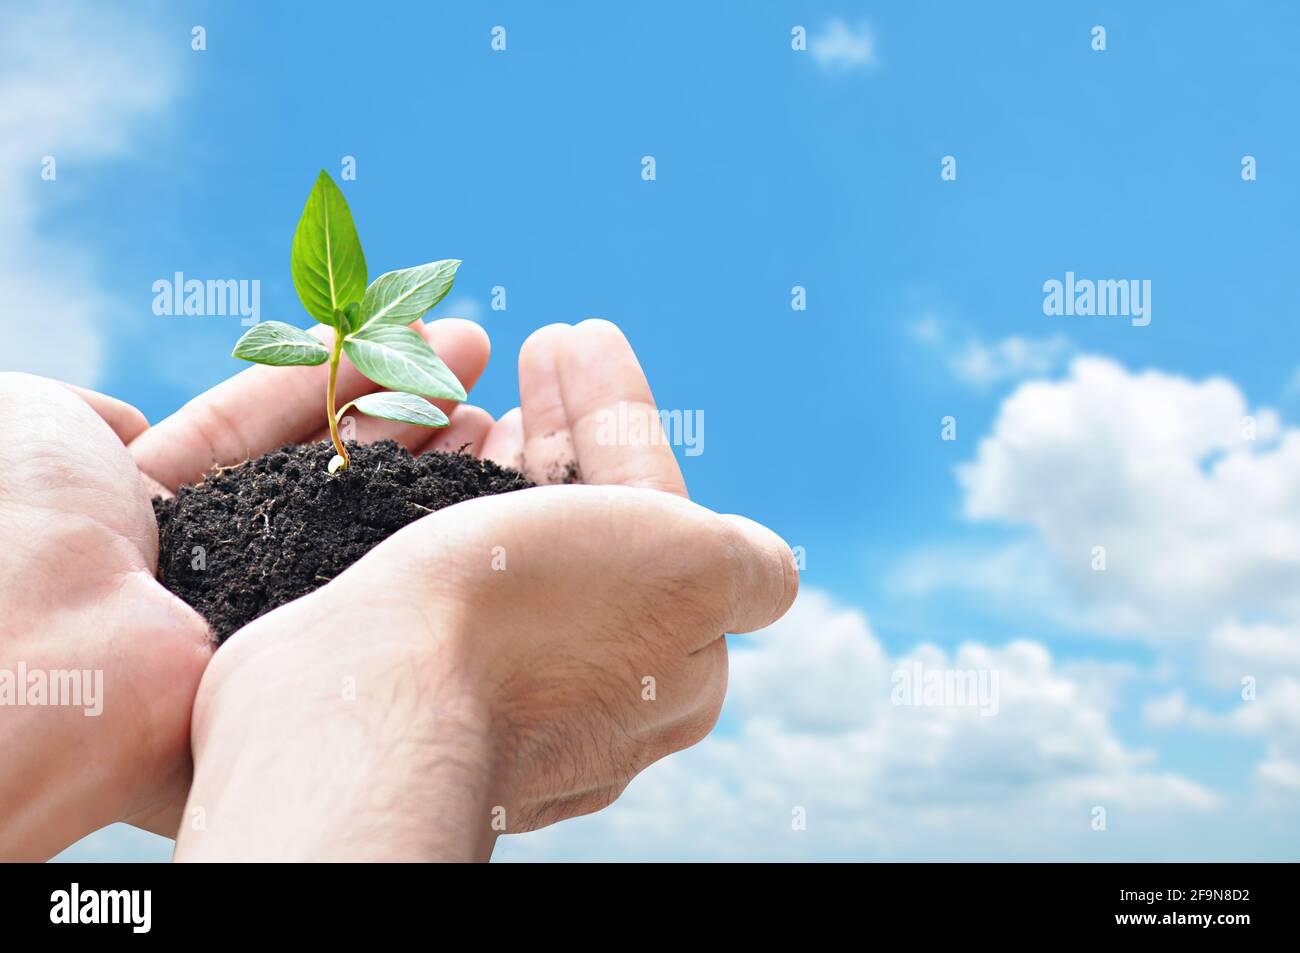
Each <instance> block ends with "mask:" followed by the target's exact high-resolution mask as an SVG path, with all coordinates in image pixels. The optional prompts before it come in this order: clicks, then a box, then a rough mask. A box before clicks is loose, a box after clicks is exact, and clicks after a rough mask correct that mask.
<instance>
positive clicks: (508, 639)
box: [176, 486, 797, 860]
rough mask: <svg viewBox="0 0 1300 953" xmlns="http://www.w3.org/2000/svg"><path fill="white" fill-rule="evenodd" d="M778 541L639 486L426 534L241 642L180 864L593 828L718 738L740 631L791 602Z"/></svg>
mask: <svg viewBox="0 0 1300 953" xmlns="http://www.w3.org/2000/svg"><path fill="white" fill-rule="evenodd" d="M796 580H797V576H796V573H795V570H794V566H793V559H792V557H791V554H790V550H789V548H788V547H787V546H785V544H784V543H782V542H781V540H780V539H778V538H777V537H776V536H775V535H774V534H773V533H771V532H770V531H769V530H766V529H764V528H762V527H761V526H758V525H757V524H754V523H751V522H749V521H747V520H743V519H740V518H738V517H726V516H719V515H717V514H715V513H712V512H710V511H708V510H706V509H704V508H703V507H700V506H698V505H696V504H694V503H692V502H690V501H689V500H685V499H682V498H680V497H676V496H673V495H670V494H666V493H660V492H656V491H653V490H646V489H637V488H631V487H595V486H553V487H538V488H535V489H530V490H522V491H518V492H515V493H510V494H505V495H502V496H497V497H486V498H481V499H477V500H471V501H469V502H467V503H462V504H459V505H456V506H452V507H449V508H447V509H445V510H441V511H439V512H437V513H434V514H431V515H430V516H427V517H425V518H424V519H422V520H420V521H418V522H416V523H413V524H411V525H410V526H408V527H406V528H405V529H403V530H401V531H399V532H398V533H396V534H395V535H394V536H392V537H390V538H389V539H388V540H385V541H384V542H383V543H381V544H380V545H379V546H377V547H376V548H375V549H374V550H373V551H372V552H371V553H369V554H368V555H366V556H365V557H363V558H362V559H361V560H360V561H358V562H357V563H356V564H354V565H353V566H352V567H350V568H349V569H348V570H347V571H345V572H344V573H342V574H340V575H339V576H338V577H337V578H336V579H334V580H333V581H332V582H330V583H329V584H328V585H326V586H324V587H322V588H321V589H319V590H317V591H316V592H314V593H312V594H310V595H308V596H306V597H304V598H302V599H299V600H297V601H296V602H293V603H290V604H288V605H286V606H283V607H281V608H279V609H277V610H275V611H274V612H271V613H269V614H267V615H265V616H262V617H261V618H260V619H257V620H256V621H254V622H252V623H250V624H249V625H248V626H246V627H245V628H244V629H242V630H240V631H239V632H237V633H236V634H235V635H234V636H233V637H231V639H230V640H229V641H227V642H226V643H225V644H224V645H223V646H222V648H221V650H220V651H219V652H218V653H217V655H216V656H215V658H214V659H213V662H212V664H211V666H209V668H208V670H207V672H206V674H205V675H204V678H203V684H202V686H201V688H200V691H199V695H198V698H197V699H196V702H195V708H194V726H193V744H194V757H195V763H196V769H195V776H194V785H193V788H192V790H191V793H190V800H189V802H188V805H187V810H186V814H187V817H188V818H191V819H194V820H195V822H196V823H187V824H185V825H183V826H182V828H181V832H180V836H179V838H178V841H177V850H176V857H177V859H178V860H234V859H241V860H250V859H264V860H291V859H292V860H326V859H328V860H468V859H483V858H485V857H486V856H488V854H490V851H491V846H492V843H493V842H494V840H495V837H496V836H497V835H498V834H500V833H503V832H507V831H510V832H514V831H525V830H531V829H533V828H536V827H539V826H542V825H545V824H549V823H552V822H554V821H557V820H560V819H562V818H566V817H572V816H574V815H577V814H582V813H586V812H590V811H594V810H597V809H599V808H601V807H603V806H605V805H606V804H608V803H610V802H611V801H613V800H614V798H616V797H617V796H618V794H619V793H620V792H621V791H622V790H623V788H624V787H625V786H626V785H627V783H628V782H629V781H630V780H631V779H632V777H634V776H635V775H636V774H637V773H638V772H639V771H641V770H642V769H643V768H644V767H646V766H647V765H648V764H650V763H652V762H653V761H655V760H657V759H658V758H661V757H663V756H665V755H667V754H670V753H671V752H673V751H676V750H679V749H681V748H684V747H686V746H688V745H690V744H693V743H694V742H696V741H698V740H699V739H701V738H702V737H704V735H705V734H706V733H707V732H708V731H709V730H710V729H711V728H712V726H713V724H714V722H715V720H716V718H717V715H718V711H719V709H720V706H721V704H722V699H723V694H724V692H725V689H726V680H727V660H726V649H725V643H724V641H723V633H725V632H747V631H750V630H753V629H757V628H762V627H764V626H766V625H768V624H770V623H771V622H773V621H775V620H776V619H777V618H779V617H780V616H781V615H782V614H783V613H784V612H785V611H786V609H787V608H788V607H789V605H790V603H791V601H792V600H793V598H794V594H795V589H796V587H797V581H796Z"/></svg>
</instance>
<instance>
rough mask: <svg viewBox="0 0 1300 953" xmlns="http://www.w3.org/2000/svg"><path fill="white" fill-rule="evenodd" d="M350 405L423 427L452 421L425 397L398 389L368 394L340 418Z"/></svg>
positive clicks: (366, 411)
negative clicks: (404, 392) (399, 391)
mask: <svg viewBox="0 0 1300 953" xmlns="http://www.w3.org/2000/svg"><path fill="white" fill-rule="evenodd" d="M349 407H355V408H356V409H357V410H359V411H361V412H362V413H363V414H369V415H370V416H371V417H383V418H384V419H385V420H397V421H400V422H401V423H404V424H418V425H419V426H421V427H446V426H447V425H448V424H450V423H451V421H450V420H448V419H447V415H446V414H444V413H443V412H442V411H441V410H439V409H438V408H437V407H435V406H433V404H431V403H429V402H428V401H427V400H425V399H424V398H423V397H416V396H415V395H414V394H401V393H398V392H396V391H384V392H382V393H379V394H366V395H365V396H364V397H358V398H357V399H356V400H354V401H352V403H350V404H347V405H345V406H344V408H343V409H342V410H340V411H339V419H342V418H343V415H344V414H345V413H346V412H347V409H348V408H349Z"/></svg>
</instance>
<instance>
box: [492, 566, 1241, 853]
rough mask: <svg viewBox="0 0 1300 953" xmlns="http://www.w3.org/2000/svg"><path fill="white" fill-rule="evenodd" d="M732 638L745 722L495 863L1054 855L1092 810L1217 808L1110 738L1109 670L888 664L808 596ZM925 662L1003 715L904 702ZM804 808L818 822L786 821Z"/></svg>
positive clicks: (966, 657)
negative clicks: (1094, 675)
mask: <svg viewBox="0 0 1300 953" xmlns="http://www.w3.org/2000/svg"><path fill="white" fill-rule="evenodd" d="M732 644H733V646H734V648H733V652H732V656H731V659H732V664H731V687H730V690H729V694H728V701H727V710H726V716H725V717H726V718H727V719H728V720H729V721H730V722H732V723H733V724H734V725H735V730H734V731H732V732H730V733H727V734H721V733H715V735H714V736H713V737H711V738H709V739H708V740H706V741H705V742H704V743H702V744H701V745H699V746H698V747H696V748H694V749H691V750H690V751H687V752H684V753H682V754H679V755H676V756H674V757H672V758H669V759H666V760H665V761H662V762H660V763H659V764H657V765H654V766H653V767H651V768H650V769H649V770H648V771H646V772H645V773H644V774H643V775H642V776H641V777H639V778H638V779H637V780H635V781H634V782H633V784H632V786H631V787H630V788H629V790H628V791H627V792H626V793H625V794H624V796H623V798H621V799H620V800H619V801H618V802H617V803H615V804H614V805H613V806H612V807H611V808H609V809H607V810H606V811H603V812H601V813H599V814H597V815H594V816H592V817H590V818H585V819H581V820H578V821H573V822H566V823H565V824H562V825H559V826H557V827H555V828H552V829H550V830H548V831H542V832H539V833H537V834H532V835H528V836H526V837H521V838H507V839H506V840H505V841H504V842H503V843H502V845H501V848H500V853H501V856H502V857H503V858H507V859H510V858H516V859H526V858H528V857H533V856H538V857H557V856H571V857H618V856H637V857H651V856H654V857H679V858H718V859H722V858H727V859H731V858H741V857H750V858H777V857H812V856H820V857H825V856H847V857H868V856H901V855H905V854H912V855H916V854H926V853H930V854H935V855H939V856H964V855H971V854H974V855H978V856H1034V855H1044V854H1046V855H1053V856H1059V855H1060V854H1061V853H1063V852H1064V853H1069V850H1070V847H1068V846H1066V845H1068V844H1076V845H1079V846H1078V847H1077V850H1078V851H1079V853H1080V854H1083V853H1085V852H1086V850H1087V849H1088V848H1087V846H1086V838H1087V836H1088V835H1089V833H1090V830H1089V821H1090V817H1091V813H1090V812H1091V810H1092V808H1093V806H1095V805H1102V806H1104V807H1106V809H1107V811H1108V812H1110V813H1111V814H1112V815H1115V816H1117V817H1122V818H1125V819H1127V821H1128V822H1129V823H1134V822H1137V821H1136V819H1138V818H1142V819H1147V820H1150V819H1152V818H1154V817H1156V816H1158V815H1159V816H1176V815H1185V814H1186V813H1187V812H1192V813H1196V812H1202V811H1207V810H1212V809H1213V808H1214V807H1215V806H1216V804H1217V803H1218V800H1217V798H1216V796H1215V795H1214V794H1212V793H1211V792H1209V791H1207V790H1205V789H1204V788H1202V787H1200V786H1199V785H1197V784H1195V783H1192V782H1191V781H1188V780H1186V779H1184V778H1182V777H1179V776H1177V775H1174V774H1170V773H1167V772H1162V771H1159V770H1157V769H1156V767H1155V766H1154V764H1153V760H1154V756H1153V755H1152V754H1151V753H1150V752H1144V751H1135V750H1131V749H1129V748H1128V747H1126V746H1125V745H1124V744H1123V743H1122V742H1121V741H1120V740H1119V739H1118V738H1117V737H1116V735H1115V734H1114V732H1113V730H1112V728H1111V726H1110V721H1109V696H1110V690H1109V688H1110V687H1109V685H1108V684H1107V681H1106V679H1104V678H1099V679H1097V680H1091V679H1089V678H1086V677H1084V676H1083V675H1081V674H1079V673H1067V671H1066V670H1065V668H1064V667H1062V666H1060V665H1058V664H1057V663H1055V662H1054V661H1053V660H1052V658H1051V656H1050V655H1049V653H1048V652H1047V650H1046V649H1045V648H1044V647H1043V646H1042V645H1040V644H1038V643H1035V642H1029V641H1020V642H1014V643H1011V644H1008V645H1005V646H1001V647H990V646H987V645H978V644H968V645H965V646H962V647H961V648H959V649H957V650H956V651H955V652H953V653H951V654H949V653H945V652H944V651H942V650H940V649H938V648H935V647H933V646H920V647H918V648H916V649H915V650H913V651H912V652H909V653H908V654H906V655H904V656H900V657H892V658H891V657H890V656H889V654H888V653H887V652H886V651H885V650H884V647H883V646H882V645H881V643H880V641H879V639H877V637H876V636H875V634H874V633H873V632H872V630H871V628H870V626H869V625H868V623H867V620H866V619H865V618H864V617H863V616H862V614H861V613H859V612H857V611H856V610H853V609H848V608H845V607H843V606H840V605H837V604H836V603H835V602H834V601H833V600H832V599H831V598H830V597H829V596H827V595H825V594H824V593H821V592H819V591H817V590H814V589H808V588H805V590H804V591H803V592H801V594H800V596H799V599H798V601H797V603H796V604H795V606H794V608H793V609H792V610H791V612H790V613H789V614H788V615H787V616H786V617H785V618H784V619H782V620H781V621H780V622H778V623H777V624H776V625H774V626H772V627H771V628H770V629H767V630H766V631H764V632H762V633H758V634H754V635H749V636H744V637H742V638H738V639H735V640H733V643H732ZM915 662H919V663H921V664H922V665H923V666H924V667H925V668H926V669H928V670H936V669H956V670H963V671H965V670H984V671H987V672H996V673H997V674H998V683H997V684H998V696H999V699H998V702H999V703H998V711H997V714H996V715H993V716H991V717H989V716H985V715H981V714H980V711H979V709H978V708H977V707H972V706H967V707H954V706H949V707H925V706H900V705H895V704H893V702H892V700H891V688H892V684H891V677H892V675H893V673H894V672H895V671H897V670H899V669H900V668H907V667H908V666H910V665H912V663H915ZM800 807H801V808H803V809H804V810H805V811H806V816H807V830H806V831H793V830H792V829H791V821H792V811H793V810H794V809H796V808H800Z"/></svg>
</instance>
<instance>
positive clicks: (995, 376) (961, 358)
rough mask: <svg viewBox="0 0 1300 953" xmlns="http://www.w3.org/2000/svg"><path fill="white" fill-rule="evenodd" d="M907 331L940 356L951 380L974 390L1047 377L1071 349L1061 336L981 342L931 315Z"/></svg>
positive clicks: (1067, 339) (1015, 336)
mask: <svg viewBox="0 0 1300 953" xmlns="http://www.w3.org/2000/svg"><path fill="white" fill-rule="evenodd" d="M907 330H908V333H909V334H910V336H911V337H912V339H913V340H914V341H916V342H917V343H919V344H921V345H922V346H923V347H925V348H927V349H929V350H931V351H934V352H935V353H936V354H938V355H939V356H940V357H941V359H942V360H943V362H944V365H945V366H946V368H947V370H948V371H949V373H951V374H952V376H953V377H955V378H956V379H957V380H959V381H961V382H962V383H963V384H967V385H969V386H971V387H974V388H976V389H978V390H985V389H987V388H989V387H992V386H993V385H995V384H1003V383H1007V382H1014V381H1019V380H1023V379H1024V378H1027V377H1041V376H1043V375H1046V374H1050V373H1052V372H1054V371H1056V370H1057V369H1058V368H1059V367H1061V366H1062V365H1063V364H1064V362H1065V360H1066V358H1067V357H1069V356H1070V354H1071V352H1072V351H1073V350H1074V345H1073V344H1072V343H1071V341H1070V339H1069V338H1068V337H1066V336H1065V335H1063V334H1053V335H1050V336H1048V337H1026V336H1024V335H1020V334H1013V335H1011V336H1009V337H1005V338H1002V339H1001V340H998V341H985V340H982V339H981V338H979V337H978V336H977V335H975V334H973V333H972V332H970V331H969V330H965V329H960V328H956V327H954V326H952V325H951V324H949V323H946V322H944V321H942V320H940V319H939V318H937V317H936V316H934V315H926V316H925V317H922V318H920V319H918V320H916V321H914V322H912V324H911V325H909V326H908V329H907Z"/></svg>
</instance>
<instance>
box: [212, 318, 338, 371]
mask: <svg viewBox="0 0 1300 953" xmlns="http://www.w3.org/2000/svg"><path fill="white" fill-rule="evenodd" d="M230 356H231V357H238V358H242V359H243V360H245V361H253V362H254V363H256V364H274V365H276V366H277V367H284V366H287V365H291V364H324V363H325V362H326V361H328V360H329V359H330V349H329V348H327V347H326V346H325V345H324V344H322V343H321V342H320V341H318V340H316V339H315V338H314V337H312V336H311V335H310V334H308V333H307V332H306V331H304V330H302V329H301V328H295V327H294V326H293V325H292V324H285V323H283V322H281V321H263V322H261V323H260V324H256V325H254V326H253V327H251V328H249V329H248V332H247V333H246V334H245V335H244V336H243V337H242V338H240V339H239V340H238V341H237V342H235V349H234V350H233V351H232V352H231V353H230Z"/></svg>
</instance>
